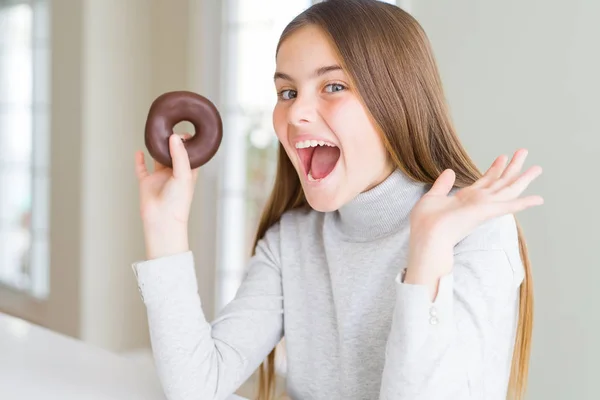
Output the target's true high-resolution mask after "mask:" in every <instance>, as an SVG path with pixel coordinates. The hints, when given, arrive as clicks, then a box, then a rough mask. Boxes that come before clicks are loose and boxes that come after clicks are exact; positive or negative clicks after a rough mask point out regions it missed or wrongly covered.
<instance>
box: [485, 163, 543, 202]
mask: <svg viewBox="0 0 600 400" xmlns="http://www.w3.org/2000/svg"><path fill="white" fill-rule="evenodd" d="M541 174H542V168H541V167H540V166H538V165H535V166H533V167H531V168H529V169H528V170H527V171H525V172H524V173H523V174H521V176H519V177H518V178H517V179H515V180H514V181H513V182H512V183H511V184H510V185H508V186H506V187H505V188H503V189H502V190H500V191H498V192H496V193H495V194H494V197H495V198H496V199H498V200H500V201H509V200H512V199H516V198H517V197H519V196H520V195H521V193H523V192H524V191H525V189H527V187H528V186H529V185H530V184H531V182H533V181H534V180H535V179H536V178H537V177H539V176H540V175H541Z"/></svg>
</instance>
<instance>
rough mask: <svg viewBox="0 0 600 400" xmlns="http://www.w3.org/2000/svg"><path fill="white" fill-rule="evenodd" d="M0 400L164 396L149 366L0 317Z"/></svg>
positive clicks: (151, 399)
mask: <svg viewBox="0 0 600 400" xmlns="http://www.w3.org/2000/svg"><path fill="white" fill-rule="evenodd" d="M0 399H1V400H75V399H76V400H109V399H110V400H137V399H140V400H165V399H166V398H165V396H164V394H163V391H162V388H161V387H160V383H159V381H158V378H157V376H156V373H155V371H154V369H153V368H144V367H143V366H142V364H139V363H137V362H136V361H135V360H133V359H129V358H126V357H123V356H120V355H118V354H115V353H111V352H109V351H106V350H103V349H100V348H97V347H94V346H90V345H89V344H86V343H83V342H81V341H78V340H76V339H73V338H70V337H67V336H63V335H60V334H57V333H56V332H52V331H50V330H48V329H45V328H42V327H39V326H36V325H33V324H30V323H28V322H26V321H23V320H21V319H18V318H14V317H10V316H8V315H5V314H2V313H0ZM237 399H239V400H243V398H242V397H238V396H236V395H233V396H232V397H230V398H229V399H228V400H237Z"/></svg>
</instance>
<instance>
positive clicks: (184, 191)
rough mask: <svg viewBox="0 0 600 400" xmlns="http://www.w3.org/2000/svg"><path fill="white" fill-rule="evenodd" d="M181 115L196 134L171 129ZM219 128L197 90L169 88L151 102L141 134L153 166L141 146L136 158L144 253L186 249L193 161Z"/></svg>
mask: <svg viewBox="0 0 600 400" xmlns="http://www.w3.org/2000/svg"><path fill="white" fill-rule="evenodd" d="M181 121H190V122H192V124H194V127H195V129H196V135H194V136H192V135H190V134H185V135H183V136H179V135H178V134H175V133H173V126H174V125H175V124H177V123H178V122H181ZM221 129H222V127H221V120H220V116H219V114H218V112H217V110H216V108H215V107H214V106H213V105H212V103H210V102H209V101H208V100H206V99H205V98H203V97H201V96H199V95H195V94H193V93H190V92H171V93H166V94H164V95H162V96H160V97H159V98H157V99H156V100H155V101H154V103H153V104H152V107H151V108H150V112H149V114H148V120H147V123H146V131H145V139H146V147H147V148H148V150H149V152H150V154H151V156H152V157H153V158H154V159H155V161H154V171H152V172H149V171H148V169H147V167H146V163H145V160H144V153H143V152H142V151H138V152H137V153H136V158H135V166H136V175H137V178H138V181H139V190H140V214H141V218H142V222H143V227H144V237H145V244H146V257H147V258H148V259H154V258H159V257H163V256H168V255H173V254H177V253H181V252H185V251H187V250H189V242H188V236H187V235H188V218H189V213H190V206H191V203H192V198H193V195H194V186H195V183H196V180H197V176H198V167H199V166H201V165H203V164H204V163H206V162H207V161H208V160H210V158H212V156H213V155H214V154H215V153H216V151H217V149H218V147H219V144H220V142H221V134H222V130H221Z"/></svg>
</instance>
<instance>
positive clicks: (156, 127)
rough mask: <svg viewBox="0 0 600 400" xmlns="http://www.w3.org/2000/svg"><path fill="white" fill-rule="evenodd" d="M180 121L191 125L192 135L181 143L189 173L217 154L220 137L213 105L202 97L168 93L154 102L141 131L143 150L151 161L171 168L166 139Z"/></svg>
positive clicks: (219, 122) (191, 94) (180, 92)
mask: <svg viewBox="0 0 600 400" xmlns="http://www.w3.org/2000/svg"><path fill="white" fill-rule="evenodd" d="M182 121H189V122H191V123H192V125H194V129H195V131H196V134H195V135H194V136H192V137H191V138H189V139H187V140H184V145H185V147H186V150H187V152H188V155H189V158H190V166H191V168H192V169H195V168H198V167H199V166H201V165H204V164H205V163H207V162H208V161H209V160H210V159H211V158H212V157H213V156H214V155H215V154H216V152H217V150H218V149H219V146H220V144H221V139H222V137H223V122H222V120H221V116H220V114H219V111H218V110H217V108H216V107H215V105H214V104H213V103H212V102H211V101H210V100H208V99H207V98H206V97H204V96H201V95H199V94H196V93H192V92H188V91H175V92H168V93H164V94H162V95H160V96H159V97H157V98H156V100H154V102H153V103H152V105H151V106H150V111H149V112H148V118H147V119H146V129H145V142H146V148H147V149H148V151H149V152H150V155H151V156H152V158H154V159H155V160H156V161H158V162H159V163H161V164H163V165H166V166H167V167H170V168H172V167H173V160H172V159H171V153H170V152H169V137H170V136H171V135H172V134H173V127H174V126H175V125H176V124H178V123H179V122H182Z"/></svg>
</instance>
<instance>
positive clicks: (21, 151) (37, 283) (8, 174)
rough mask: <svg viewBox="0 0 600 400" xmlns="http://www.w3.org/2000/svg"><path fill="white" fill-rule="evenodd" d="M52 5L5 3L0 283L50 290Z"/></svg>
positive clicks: (38, 292) (0, 59)
mask: <svg viewBox="0 0 600 400" xmlns="http://www.w3.org/2000/svg"><path fill="white" fill-rule="evenodd" d="M48 25H49V15H48V2H47V0H0V283H1V284H3V285H5V286H9V287H12V288H14V289H17V290H21V291H25V292H27V293H29V294H31V295H33V296H36V297H39V298H44V297H45V296H46V295H47V291H48V272H49V271H48V268H49V265H48V263H49V257H48V199H49V193H48V190H49V185H48V181H49V173H48V165H49V160H48V155H49V132H48V130H49V107H48V103H49V96H48V86H49V82H48V77H49V30H48Z"/></svg>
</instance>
